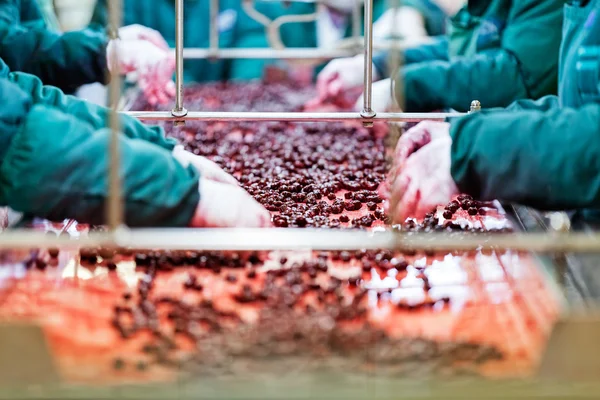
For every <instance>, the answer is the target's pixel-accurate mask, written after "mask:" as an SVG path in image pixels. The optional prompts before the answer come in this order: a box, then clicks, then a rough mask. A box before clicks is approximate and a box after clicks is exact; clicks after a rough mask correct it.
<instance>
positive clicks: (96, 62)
mask: <svg viewBox="0 0 600 400" xmlns="http://www.w3.org/2000/svg"><path fill="white" fill-rule="evenodd" d="M20 2H21V1H20V0H0V58H2V59H3V60H4V61H5V62H6V63H7V64H8V66H9V67H10V69H11V70H13V71H23V72H28V73H31V74H33V75H36V76H38V77H40V78H41V79H42V81H43V82H44V83H46V84H48V85H53V86H57V87H59V88H61V89H63V90H65V91H74V90H75V89H76V88H78V87H79V86H81V85H84V84H88V83H94V82H105V81H106V72H107V68H106V44H107V37H106V35H105V34H104V32H102V31H100V30H93V29H84V30H81V31H74V32H67V33H64V34H61V33H56V32H52V31H50V30H49V29H48V28H47V26H46V24H45V22H44V20H43V18H40V19H39V20H31V21H24V22H23V21H21V17H20V12H21V10H20V5H19V3H20Z"/></svg>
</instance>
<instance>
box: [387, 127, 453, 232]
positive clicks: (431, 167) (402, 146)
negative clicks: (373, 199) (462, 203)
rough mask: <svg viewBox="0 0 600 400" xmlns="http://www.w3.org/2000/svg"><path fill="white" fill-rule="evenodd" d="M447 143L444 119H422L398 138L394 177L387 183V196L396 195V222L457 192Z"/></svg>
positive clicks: (417, 215)
mask: <svg viewBox="0 0 600 400" xmlns="http://www.w3.org/2000/svg"><path fill="white" fill-rule="evenodd" d="M451 147H452V138H451V137H450V124H448V123H445V122H432V121H425V122H422V123H420V124H419V125H417V126H415V127H414V128H412V129H411V130H409V131H408V132H406V133H405V134H404V135H403V136H402V137H401V138H400V141H399V142H398V145H397V147H396V154H395V159H394V163H395V165H394V171H395V172H396V179H395V181H394V182H391V184H390V187H391V196H392V197H394V198H397V199H399V201H398V204H397V208H396V210H394V211H395V213H394V214H393V215H394V216H395V218H396V222H403V221H404V220H405V219H406V218H409V217H414V218H422V217H423V216H424V215H425V214H426V213H428V212H430V211H431V210H432V209H433V208H434V207H436V206H438V205H441V204H446V203H448V202H449V201H451V200H452V198H453V197H454V196H456V195H457V194H458V188H457V186H456V183H455V182H454V180H453V179H452V175H451V173H450V166H451V157H450V150H451Z"/></svg>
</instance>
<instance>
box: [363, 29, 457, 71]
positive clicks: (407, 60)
mask: <svg viewBox="0 0 600 400" xmlns="http://www.w3.org/2000/svg"><path fill="white" fill-rule="evenodd" d="M439 60H448V38H447V37H445V36H440V37H437V38H435V39H434V42H433V43H427V44H422V45H420V46H415V47H411V48H408V49H406V50H404V51H403V52H402V55H401V57H400V61H401V63H402V65H411V64H415V63H420V62H426V61H439ZM389 63H390V53H389V51H383V52H381V53H378V54H376V55H375V56H373V66H374V67H375V69H376V70H377V73H378V74H379V76H380V77H389V76H390V75H391V74H392V72H393V71H390V68H391V66H390V65H389Z"/></svg>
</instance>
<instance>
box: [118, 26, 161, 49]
mask: <svg viewBox="0 0 600 400" xmlns="http://www.w3.org/2000/svg"><path fill="white" fill-rule="evenodd" d="M119 38H121V40H124V41H133V40H146V41H148V42H150V43H152V44H154V45H155V46H156V47H158V48H160V49H163V50H169V44H168V43H167V41H166V40H165V38H163V36H162V35H161V34H160V32H159V31H157V30H154V29H152V28H148V27H146V26H143V25H139V24H134V25H127V26H124V27H122V28H119Z"/></svg>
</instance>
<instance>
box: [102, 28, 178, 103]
mask: <svg viewBox="0 0 600 400" xmlns="http://www.w3.org/2000/svg"><path fill="white" fill-rule="evenodd" d="M115 52H116V54H117V59H116V60H115V59H113V58H114V54H115ZM107 57H108V68H109V70H110V71H111V73H119V74H122V75H128V77H130V78H131V77H133V78H134V81H135V80H137V83H138V86H139V87H140V89H141V90H142V91H143V92H144V95H145V96H146V98H147V99H148V102H149V103H150V104H165V103H167V102H168V101H169V98H171V97H173V96H174V95H175V84H174V83H173V80H172V76H173V73H174V71H175V56H174V54H173V53H171V52H170V51H168V50H165V49H161V48H160V47H158V46H156V45H155V44H153V43H151V42H149V41H147V40H119V39H117V40H111V41H110V42H109V44H108V49H107ZM117 60H118V63H117Z"/></svg>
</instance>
